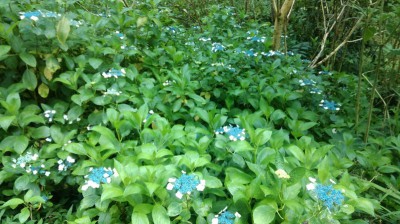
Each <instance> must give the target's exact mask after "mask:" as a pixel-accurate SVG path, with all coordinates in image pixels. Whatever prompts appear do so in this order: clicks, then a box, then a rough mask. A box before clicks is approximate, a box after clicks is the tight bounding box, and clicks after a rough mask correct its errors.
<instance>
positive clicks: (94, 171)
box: [82, 167, 118, 191]
mask: <svg viewBox="0 0 400 224" xmlns="http://www.w3.org/2000/svg"><path fill="white" fill-rule="evenodd" d="M117 176H118V173H117V171H116V170H115V169H111V168H106V167H98V168H92V167H91V168H90V169H89V174H88V175H86V176H85V179H86V180H85V184H84V185H83V186H82V190H83V191H86V190H87V189H88V188H89V187H91V188H99V187H100V184H102V183H110V182H111V177H117Z"/></svg>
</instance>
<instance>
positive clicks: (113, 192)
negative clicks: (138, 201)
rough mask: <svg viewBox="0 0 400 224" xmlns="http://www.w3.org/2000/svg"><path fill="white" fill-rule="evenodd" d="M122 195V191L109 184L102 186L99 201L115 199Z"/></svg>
mask: <svg viewBox="0 0 400 224" xmlns="http://www.w3.org/2000/svg"><path fill="white" fill-rule="evenodd" d="M123 194H124V191H123V190H122V189H121V188H120V187H116V186H113V185H111V184H105V185H103V193H102V194H101V201H104V200H106V199H109V198H117V197H120V196H122V195H123Z"/></svg>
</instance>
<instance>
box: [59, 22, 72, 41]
mask: <svg viewBox="0 0 400 224" xmlns="http://www.w3.org/2000/svg"><path fill="white" fill-rule="evenodd" d="M70 30H71V27H70V22H69V19H68V18H67V17H65V16H64V17H62V18H61V20H60V21H59V22H58V24H57V39H58V41H60V43H61V44H62V45H65V42H66V41H67V38H68V35H69V32H70Z"/></svg>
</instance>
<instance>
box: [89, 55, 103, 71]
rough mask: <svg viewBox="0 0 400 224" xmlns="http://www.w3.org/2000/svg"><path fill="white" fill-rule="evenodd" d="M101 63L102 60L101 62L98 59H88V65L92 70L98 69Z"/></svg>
mask: <svg viewBox="0 0 400 224" xmlns="http://www.w3.org/2000/svg"><path fill="white" fill-rule="evenodd" d="M102 63H103V60H101V59H100V58H89V64H90V66H92V67H93V68H94V69H98V68H99V67H100V65H101V64H102Z"/></svg>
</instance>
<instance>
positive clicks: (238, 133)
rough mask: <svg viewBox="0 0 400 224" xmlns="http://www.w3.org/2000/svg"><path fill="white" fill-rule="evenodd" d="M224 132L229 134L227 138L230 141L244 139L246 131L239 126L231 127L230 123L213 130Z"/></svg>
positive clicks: (218, 132) (216, 132)
mask: <svg viewBox="0 0 400 224" xmlns="http://www.w3.org/2000/svg"><path fill="white" fill-rule="evenodd" d="M224 133H225V134H226V135H228V136H229V139H230V140H231V141H237V140H240V141H244V140H245V139H246V132H245V129H244V128H240V127H239V126H236V127H233V126H232V125H229V126H223V127H221V128H218V129H217V130H216V131H215V134H217V135H218V134H224Z"/></svg>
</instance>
